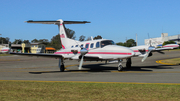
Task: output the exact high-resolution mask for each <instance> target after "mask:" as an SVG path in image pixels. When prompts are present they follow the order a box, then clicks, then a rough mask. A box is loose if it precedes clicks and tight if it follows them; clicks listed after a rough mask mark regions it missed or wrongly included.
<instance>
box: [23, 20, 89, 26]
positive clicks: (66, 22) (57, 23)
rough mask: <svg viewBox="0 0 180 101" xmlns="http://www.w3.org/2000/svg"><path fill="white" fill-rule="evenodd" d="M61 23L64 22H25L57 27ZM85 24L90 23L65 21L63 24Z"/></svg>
mask: <svg viewBox="0 0 180 101" xmlns="http://www.w3.org/2000/svg"><path fill="white" fill-rule="evenodd" d="M60 21H62V20H57V21H33V20H29V21H25V22H27V23H37V24H55V25H59V24H60ZM85 23H90V22H88V21H63V24H85Z"/></svg>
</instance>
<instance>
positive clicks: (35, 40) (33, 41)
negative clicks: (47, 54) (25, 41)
mask: <svg viewBox="0 0 180 101" xmlns="http://www.w3.org/2000/svg"><path fill="white" fill-rule="evenodd" d="M31 42H32V43H35V42H39V41H38V40H37V39H33V40H32V41H31Z"/></svg>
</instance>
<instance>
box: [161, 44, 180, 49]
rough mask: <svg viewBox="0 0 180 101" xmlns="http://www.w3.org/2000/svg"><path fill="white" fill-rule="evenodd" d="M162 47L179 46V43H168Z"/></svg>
mask: <svg viewBox="0 0 180 101" xmlns="http://www.w3.org/2000/svg"><path fill="white" fill-rule="evenodd" d="M162 47H171V48H178V47H179V45H178V44H167V45H164V46H162Z"/></svg>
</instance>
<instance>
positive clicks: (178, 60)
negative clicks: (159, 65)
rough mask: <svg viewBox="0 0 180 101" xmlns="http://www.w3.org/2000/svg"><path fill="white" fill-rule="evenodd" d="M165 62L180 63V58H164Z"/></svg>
mask: <svg viewBox="0 0 180 101" xmlns="http://www.w3.org/2000/svg"><path fill="white" fill-rule="evenodd" d="M162 62H163V63H170V64H177V65H178V64H180V58H174V59H166V60H162Z"/></svg>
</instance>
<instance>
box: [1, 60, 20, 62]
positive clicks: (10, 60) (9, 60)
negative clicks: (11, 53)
mask: <svg viewBox="0 0 180 101" xmlns="http://www.w3.org/2000/svg"><path fill="white" fill-rule="evenodd" d="M0 61H4V62H5V61H20V59H14V60H7V59H0Z"/></svg>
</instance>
